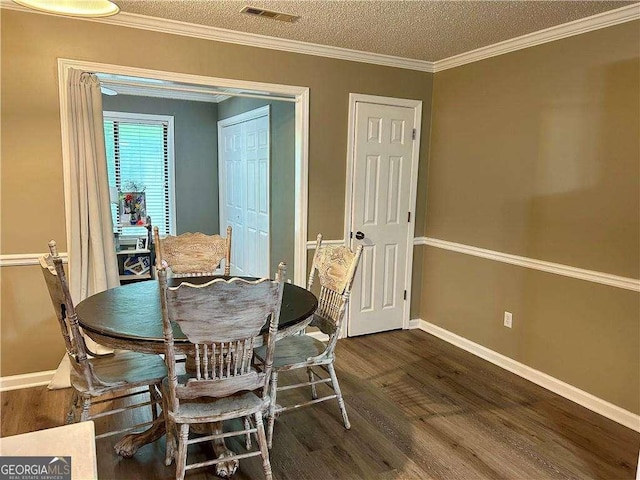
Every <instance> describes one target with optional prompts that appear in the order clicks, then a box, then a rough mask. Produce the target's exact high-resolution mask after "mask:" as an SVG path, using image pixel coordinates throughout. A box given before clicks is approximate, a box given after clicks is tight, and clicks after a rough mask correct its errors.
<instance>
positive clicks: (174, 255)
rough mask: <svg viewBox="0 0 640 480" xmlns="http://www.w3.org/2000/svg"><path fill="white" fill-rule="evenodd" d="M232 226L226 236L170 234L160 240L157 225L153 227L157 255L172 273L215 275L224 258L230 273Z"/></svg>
mask: <svg viewBox="0 0 640 480" xmlns="http://www.w3.org/2000/svg"><path fill="white" fill-rule="evenodd" d="M231 230H232V229H231V226H229V227H227V237H226V238H224V237H221V236H220V235H205V234H204V233H200V232H196V233H182V234H180V235H178V236H174V235H167V236H166V237H164V238H163V239H162V240H160V235H159V233H158V227H154V228H153V236H154V242H155V245H156V255H158V253H159V254H160V255H161V258H162V264H163V265H162V267H164V268H167V267H168V268H169V269H170V270H171V273H172V276H173V277H208V276H211V275H215V274H216V273H217V272H216V271H217V270H218V268H220V264H221V263H222V260H224V274H225V275H227V276H229V275H230V274H231Z"/></svg>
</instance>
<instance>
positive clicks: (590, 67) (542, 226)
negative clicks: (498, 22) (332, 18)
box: [419, 22, 640, 413]
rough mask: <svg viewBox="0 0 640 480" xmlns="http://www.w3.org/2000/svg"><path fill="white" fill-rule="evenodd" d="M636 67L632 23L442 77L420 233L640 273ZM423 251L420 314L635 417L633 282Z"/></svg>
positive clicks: (639, 62)
mask: <svg viewBox="0 0 640 480" xmlns="http://www.w3.org/2000/svg"><path fill="white" fill-rule="evenodd" d="M639 73H640V28H639V23H638V22H631V23H626V24H622V25H618V26H615V27H610V28H607V29H603V30H598V31H594V32H591V33H587V34H583V35H578V36H575V37H571V38H567V39H563V40H559V41H556V42H552V43H548V44H545V45H541V46H537V47H533V48H529V49H526V50H521V51H518V52H513V53H510V54H507V55H502V56H499V57H495V58H492V59H487V60H483V61H480V62H476V63H473V64H470V65H466V66H462V67H458V68H454V69H451V70H447V71H444V72H440V73H436V75H435V79H434V92H433V118H432V123H433V130H432V137H431V152H430V159H429V179H428V185H429V188H428V202H427V216H426V235H427V236H429V237H434V238H438V239H442V240H448V241H452V242H458V243H462V244H467V245H472V246H476V247H482V248H487V249H490V250H496V251H500V252H507V253H512V254H516V255H521V256H526V257H531V258H536V259H541V260H546V261H551V262H557V263H561V264H565V265H570V266H574V267H579V268H585V269H590V270H596V271H600V272H604V273H609V274H615V275H621V276H625V277H632V278H638V277H639V269H640V258H639V255H640V248H639V247H640V182H639V178H640V170H639V169H640V151H639V148H640V144H639V141H638V133H639V132H640V108H639V105H640V80H639ZM422 249H423V254H424V258H423V273H422V275H423V287H422V295H421V298H420V305H419V308H420V312H421V313H420V316H421V318H423V319H424V320H427V321H429V322H432V323H434V324H436V325H439V326H441V327H443V328H446V329H447V330H451V331H453V332H455V333H457V334H458V335H461V336H463V337H465V338H468V339H470V340H472V341H474V342H477V343H480V344H481V345H484V346H486V347H488V348H491V349H492V350H495V351H497V352H499V353H502V354H504V355H507V356H509V357H511V358H514V359H516V360H518V361H520V362H523V363H525V364H526V365H529V366H531V367H533V368H535V369H538V370H541V371H543V372H545V373H548V374H550V375H552V376H554V377H557V378H559V379H560V380H563V381H565V382H567V383H569V384H572V385H575V386H576V387H578V388H581V389H583V390H586V391H587V392H590V393H592V394H594V395H596V396H598V397H600V398H603V399H605V400H608V401H610V402H612V403H614V404H616V405H619V406H621V407H623V408H625V409H628V410H630V411H632V412H635V413H639V412H640V399H639V395H640V385H639V382H640V370H639V366H638V365H639V362H638V359H639V358H640V345H639V342H640V301H639V295H638V293H637V292H631V291H627V290H621V289H618V288H614V287H609V286H604V285H600V284H595V283H590V282H585V281H582V280H575V279H569V278H566V277H560V276H556V275H550V274H546V273H541V272H535V271H531V270H524V269H521V268H519V267H513V266H508V265H504V264H500V263H497V262H493V261H489V260H480V259H477V258H474V257H471V256H468V255H463V254H458V253H447V252H444V251H441V250H438V249H434V248H432V247H422ZM505 310H508V311H511V312H512V313H513V314H514V316H513V323H514V328H513V329H512V330H508V329H507V328H505V327H503V326H502V316H503V312H504V311H505Z"/></svg>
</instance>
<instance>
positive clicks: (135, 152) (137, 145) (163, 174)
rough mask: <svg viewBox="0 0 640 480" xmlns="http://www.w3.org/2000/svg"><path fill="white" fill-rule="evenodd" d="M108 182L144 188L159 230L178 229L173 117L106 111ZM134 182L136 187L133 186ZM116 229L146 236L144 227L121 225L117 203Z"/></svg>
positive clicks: (114, 210)
mask: <svg viewBox="0 0 640 480" xmlns="http://www.w3.org/2000/svg"><path fill="white" fill-rule="evenodd" d="M104 135H105V146H106V154H107V170H108V175H109V186H110V187H115V188H116V189H117V190H118V191H119V192H127V191H139V190H140V189H144V193H145V197H146V199H145V200H146V210H147V216H149V217H151V223H152V224H153V226H157V227H158V229H159V230H160V234H162V235H168V234H171V233H175V219H174V215H173V212H174V211H175V209H174V206H173V205H172V203H173V201H172V199H173V198H174V195H173V188H174V187H173V182H172V180H173V118H172V117H169V116H162V115H147V114H131V113H122V112H104ZM132 185H136V186H137V187H136V188H133V189H132V187H131V186H132ZM111 214H112V216H113V224H114V231H116V232H119V233H121V234H123V235H125V236H145V235H146V229H145V228H144V227H129V228H124V229H123V228H122V226H121V222H120V216H119V209H118V205H117V204H112V205H111Z"/></svg>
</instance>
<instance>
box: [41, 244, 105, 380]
mask: <svg viewBox="0 0 640 480" xmlns="http://www.w3.org/2000/svg"><path fill="white" fill-rule="evenodd" d="M49 251H50V252H51V253H50V255H45V256H43V257H40V267H41V268H42V274H43V275H44V280H45V283H46V284H47V289H48V290H49V296H50V297H51V302H52V303H53V309H54V310H55V312H56V317H57V318H58V323H59V324H60V330H61V331H62V337H63V338H64V345H65V347H66V349H67V355H68V356H69V359H70V360H71V365H72V366H73V368H74V370H75V371H76V372H77V373H78V374H80V375H81V376H82V377H83V378H84V380H85V381H86V383H87V386H88V388H89V389H90V390H91V389H93V387H97V386H100V385H102V383H101V382H100V380H99V379H98V378H97V377H96V376H95V374H94V372H93V366H92V365H91V363H90V362H89V360H88V357H87V352H88V351H89V350H88V349H87V346H86V344H85V342H84V337H83V336H82V332H81V331H80V326H79V325H78V315H77V314H76V311H75V307H74V305H73V301H72V300H71V294H70V293H69V285H68V283H67V277H66V274H65V272H64V268H63V266H62V259H61V258H60V256H59V255H58V248H57V246H56V242H55V241H53V240H51V241H50V242H49Z"/></svg>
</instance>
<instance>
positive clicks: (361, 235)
mask: <svg viewBox="0 0 640 480" xmlns="http://www.w3.org/2000/svg"><path fill="white" fill-rule="evenodd" d="M363 238H364V233H362V232H360V231H357V232H356V239H357V240H362V239H363Z"/></svg>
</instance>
